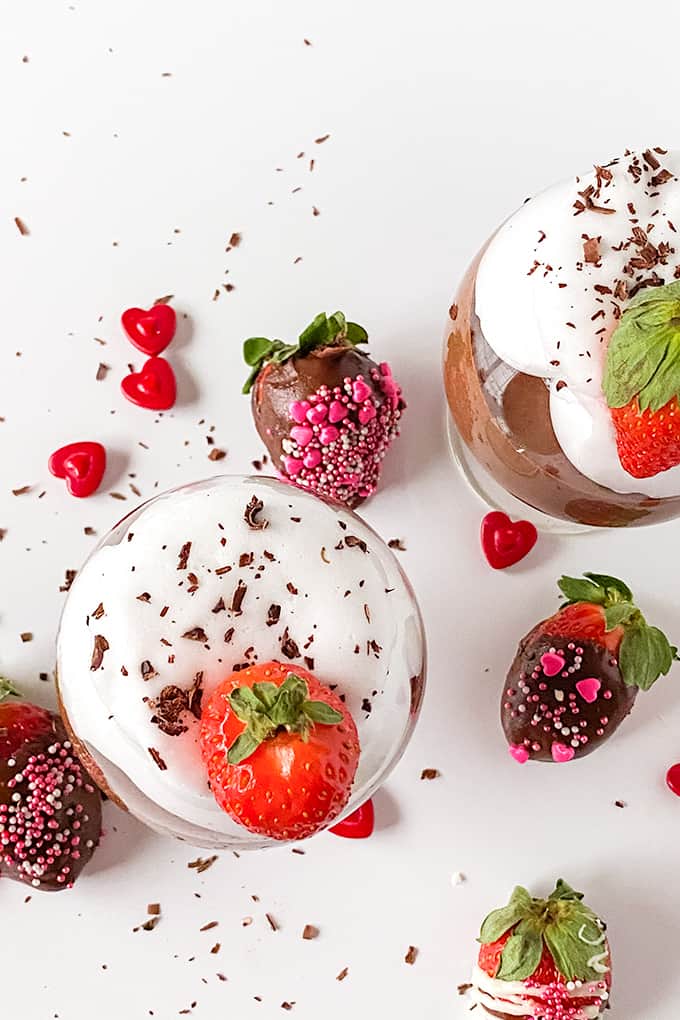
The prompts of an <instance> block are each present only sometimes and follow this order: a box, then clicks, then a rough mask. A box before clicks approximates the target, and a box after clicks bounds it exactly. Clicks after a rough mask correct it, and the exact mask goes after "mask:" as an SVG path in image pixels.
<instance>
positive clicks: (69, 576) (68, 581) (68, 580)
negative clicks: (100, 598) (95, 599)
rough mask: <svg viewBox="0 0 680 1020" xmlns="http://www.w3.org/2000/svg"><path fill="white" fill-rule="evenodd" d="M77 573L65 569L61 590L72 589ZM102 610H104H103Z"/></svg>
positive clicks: (3, 535)
mask: <svg viewBox="0 0 680 1020" xmlns="http://www.w3.org/2000/svg"><path fill="white" fill-rule="evenodd" d="M4 537H5V533H4V532H3V533H2V538H4ZM76 574H77V571H76V570H67V571H65V573H64V583H63V584H60V585H59V591H70V590H71V585H72V584H73V582H74V581H75V579H76ZM100 605H101V603H100ZM102 612H103V610H102ZM93 615H94V614H93Z"/></svg>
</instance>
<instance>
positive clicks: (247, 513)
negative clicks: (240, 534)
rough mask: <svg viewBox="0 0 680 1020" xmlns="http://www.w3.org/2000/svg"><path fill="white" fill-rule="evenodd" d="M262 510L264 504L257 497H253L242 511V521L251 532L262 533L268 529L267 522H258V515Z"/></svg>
mask: <svg viewBox="0 0 680 1020" xmlns="http://www.w3.org/2000/svg"><path fill="white" fill-rule="evenodd" d="M263 509H264V503H263V502H262V500H261V499H258V498H257V496H253V497H252V499H251V500H250V502H249V503H248V505H247V506H246V508H245V510H244V511H243V519H244V521H245V522H246V524H247V525H248V527H249V528H252V529H253V531H263V530H264V529H265V528H268V527H269V521H267V520H258V517H259V514H260V513H261V512H262V510H263Z"/></svg>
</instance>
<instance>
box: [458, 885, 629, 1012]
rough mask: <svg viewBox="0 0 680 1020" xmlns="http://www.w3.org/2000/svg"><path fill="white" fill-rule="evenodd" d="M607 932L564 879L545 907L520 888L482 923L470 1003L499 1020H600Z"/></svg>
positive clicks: (607, 971)
mask: <svg viewBox="0 0 680 1020" xmlns="http://www.w3.org/2000/svg"><path fill="white" fill-rule="evenodd" d="M605 931H606V929H605V925H604V923H603V922H602V921H601V920H600V919H599V917H598V916H597V914H595V913H594V911H592V910H591V909H590V907H587V906H586V905H585V903H584V902H583V894H582V893H580V892H576V891H575V890H574V889H572V888H571V886H569V885H567V883H566V882H565V881H563V879H561V878H560V879H558V881H557V884H556V885H555V889H554V891H553V892H552V893H551V894H550V896H548V898H547V899H537V898H536V897H533V896H531V894H530V893H529V892H527V890H526V889H524V888H522V886H517V887H516V888H515V890H514V892H513V894H512V896H511V897H510V901H509V903H508V904H507V906H505V907H500V908H499V909H498V910H493V911H492V912H491V913H490V914H489V915H488V917H486V918H485V920H484V922H483V923H482V929H481V932H480V936H479V942H480V943H481V946H480V950H479V956H478V959H477V965H476V967H475V968H474V971H473V975H472V981H471V996H472V998H473V999H474V1001H475V1005H476V1006H479V1007H480V1008H481V1011H482V1014H483V1015H484V1016H487V1015H488V1016H494V1017H499V1018H500V1020H518V1018H519V1020H596V1018H597V1017H601V1016H603V1014H604V1011H605V1010H606V1009H608V1008H609V994H610V989H611V955H610V949H609V943H608V941H607V936H606V934H605Z"/></svg>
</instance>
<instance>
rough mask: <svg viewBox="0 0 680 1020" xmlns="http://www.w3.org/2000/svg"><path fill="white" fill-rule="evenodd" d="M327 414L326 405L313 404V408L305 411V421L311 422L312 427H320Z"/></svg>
mask: <svg viewBox="0 0 680 1020" xmlns="http://www.w3.org/2000/svg"><path fill="white" fill-rule="evenodd" d="M327 414H328V407H327V406H326V404H315V405H314V407H310V409H309V410H308V411H307V421H309V422H311V423H312V425H320V424H321V422H322V421H325V420H326V415H327Z"/></svg>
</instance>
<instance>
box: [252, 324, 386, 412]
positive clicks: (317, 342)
mask: <svg viewBox="0 0 680 1020" xmlns="http://www.w3.org/2000/svg"><path fill="white" fill-rule="evenodd" d="M367 342H368V333H367V332H366V330H365V329H364V327H363V326H359V325H358V324H357V323H356V322H347V320H346V318H345V316H344V315H343V314H342V312H334V314H333V315H326V313H325V312H321V313H320V314H319V315H317V316H316V318H315V319H314V320H313V321H312V322H310V324H309V325H308V326H307V327H306V328H305V329H304V330H303V331H302V333H300V336H299V337H298V341H297V343H296V344H286V343H284V342H283V340H268V339H267V338H266V337H263V336H251V337H249V338H248V340H245V341H244V343H243V360H244V361H245V363H246V365H248V366H249V367H250V370H251V371H250V375H249V376H248V378H247V379H246V381H245V383H244V385H243V390H242V392H243V393H250V391H251V389H252V388H253V383H254V382H255V380H256V379H257V377H258V375H259V374H260V372H261V371H262V369H263V368H264V366H265V365H267V364H269V363H270V362H273V363H274V364H277V365H283V364H284V362H286V361H289V360H290V359H291V358H294V357H304V356H305V355H306V354H310V353H311V352H312V351H314V350H317V349H318V348H320V347H356V346H357V345H358V344H365V343H367Z"/></svg>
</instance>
